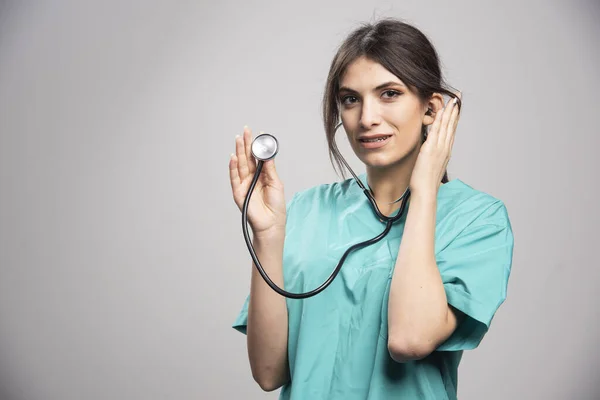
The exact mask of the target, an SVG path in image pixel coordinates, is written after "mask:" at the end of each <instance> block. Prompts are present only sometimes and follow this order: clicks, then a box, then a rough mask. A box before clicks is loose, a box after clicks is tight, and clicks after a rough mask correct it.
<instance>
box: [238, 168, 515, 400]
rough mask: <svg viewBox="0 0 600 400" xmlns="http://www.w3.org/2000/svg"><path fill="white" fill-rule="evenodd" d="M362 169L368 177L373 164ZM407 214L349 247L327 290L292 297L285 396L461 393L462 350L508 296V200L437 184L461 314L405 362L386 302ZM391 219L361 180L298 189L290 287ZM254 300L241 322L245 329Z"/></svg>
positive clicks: (451, 297)
mask: <svg viewBox="0 0 600 400" xmlns="http://www.w3.org/2000/svg"><path fill="white" fill-rule="evenodd" d="M359 179H361V181H362V182H363V183H365V186H366V183H367V181H366V174H362V175H360V176H359ZM405 221H406V215H405V216H404V217H402V219H401V220H399V221H397V222H396V223H395V224H394V225H393V227H392V229H391V231H390V233H389V234H388V235H387V236H386V237H385V238H384V239H382V240H381V241H379V242H377V243H375V244H373V245H370V246H368V247H364V248H361V249H358V250H354V251H353V252H351V253H350V255H349V256H348V258H347V259H346V261H345V263H344V265H343V266H342V269H341V271H340V273H339V275H338V276H337V277H336V279H335V280H334V281H333V283H332V284H331V285H330V286H329V287H328V288H327V289H325V290H324V291H323V292H321V293H320V294H318V295H316V296H313V297H310V298H308V299H303V300H295V299H286V302H287V308H288V322H289V333H288V354H289V368H290V374H291V380H290V382H289V383H288V384H286V385H285V386H283V387H282V389H281V392H280V399H300V400H304V399H310V400H320V399H323V400H335V399H343V400H355V399H356V400H359V399H360V400H365V399H368V400H379V399H434V400H442V399H456V396H457V379H458V365H459V362H460V359H461V356H462V353H463V351H464V350H469V349H474V348H475V347H477V346H478V345H479V343H480V342H481V340H482V338H483V336H484V334H485V333H486V332H487V330H488V328H489V327H490V323H491V321H492V318H493V316H494V314H495V312H496V311H497V310H498V307H499V306H500V305H501V304H502V303H503V302H504V300H505V298H506V291H507V285H508V279H509V275H510V271H511V264H512V254H513V234H512V229H511V225H510V221H509V218H508V214H507V210H506V207H505V205H504V204H503V202H502V201H500V200H498V199H496V198H494V197H492V196H491V195H489V194H486V193H484V192H481V191H478V190H476V189H474V188H472V187H471V186H469V185H467V184H466V183H464V182H462V181H461V180H459V179H454V180H452V181H450V182H448V183H445V184H443V185H441V186H440V188H439V190H438V196H437V215H436V229H435V255H436V260H437V264H438V267H439V270H440V275H441V277H442V281H443V284H444V289H445V292H446V297H447V300H448V304H450V305H452V306H454V307H455V308H457V309H458V310H460V311H462V312H463V313H464V314H465V318H464V320H463V321H462V323H461V324H460V325H459V326H458V327H457V329H456V330H455V332H454V333H453V334H452V335H451V336H450V337H449V338H448V339H447V340H446V341H445V342H444V343H443V344H442V345H440V346H439V347H438V348H437V349H436V351H434V352H433V353H431V354H430V355H429V356H427V357H425V358H423V359H421V360H417V361H410V362H405V363H399V362H396V361H394V360H392V359H391V357H390V354H389V352H388V348H387V340H388V326H387V321H388V319H387V312H388V310H387V307H388V296H389V291H390V283H391V279H392V275H393V273H394V267H395V261H396V257H397V255H398V250H399V248H400V241H401V240H402V233H403V230H404V225H405ZM384 227H385V224H384V223H382V222H380V221H379V220H378V219H377V217H376V216H375V214H374V212H373V210H372V208H371V206H370V203H369V202H368V200H367V198H366V196H365V195H364V193H363V191H362V189H361V188H360V186H358V184H357V183H356V181H354V179H347V180H344V181H342V182H335V183H331V184H323V185H318V186H316V187H313V188H310V189H307V190H304V191H301V192H298V193H296V194H295V195H294V196H293V198H292V199H291V200H290V201H289V203H288V205H287V222H286V236H285V244H284V256H283V270H284V288H285V289H286V290H288V291H290V292H296V293H297V292H308V291H310V290H313V289H315V288H316V287H318V286H319V285H321V284H322V283H323V282H324V281H325V280H326V279H327V278H328V277H329V275H330V274H331V273H332V271H333V269H334V268H335V266H336V265H337V263H338V261H339V259H340V257H341V256H342V254H343V253H344V252H345V251H346V249H347V248H348V247H350V246H352V245H353V244H355V243H358V242H362V241H364V240H367V239H371V238H373V237H374V236H377V235H378V234H380V233H381V232H382V231H383V229H384ZM248 301H249V296H248V297H247V298H246V301H245V303H244V304H243V306H242V309H241V312H240V313H239V315H238V316H237V318H236V320H235V322H234V324H233V328H235V329H237V330H238V331H240V332H242V333H244V334H245V333H246V324H247V317H248Z"/></svg>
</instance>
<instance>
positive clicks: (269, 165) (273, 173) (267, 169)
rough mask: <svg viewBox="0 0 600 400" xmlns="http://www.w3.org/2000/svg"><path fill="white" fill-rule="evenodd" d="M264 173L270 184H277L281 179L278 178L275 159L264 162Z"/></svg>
mask: <svg viewBox="0 0 600 400" xmlns="http://www.w3.org/2000/svg"><path fill="white" fill-rule="evenodd" d="M263 172H264V173H265V178H266V179H267V180H268V181H269V182H277V181H278V180H279V177H278V176H277V169H276V168H275V159H274V158H273V159H270V160H268V161H265V162H264V165H263Z"/></svg>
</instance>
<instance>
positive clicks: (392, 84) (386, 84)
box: [339, 81, 406, 93]
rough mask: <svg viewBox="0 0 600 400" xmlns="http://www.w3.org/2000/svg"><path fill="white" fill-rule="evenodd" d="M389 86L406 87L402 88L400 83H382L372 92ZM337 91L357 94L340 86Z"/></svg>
mask: <svg viewBox="0 0 600 400" xmlns="http://www.w3.org/2000/svg"><path fill="white" fill-rule="evenodd" d="M389 86H400V87H406V86H404V85H403V84H402V83H400V82H394V81H389V82H385V83H382V84H381V85H379V86H377V87H376V88H375V89H374V90H380V89H383V88H386V87H389ZM339 91H340V92H352V93H358V92H357V91H356V90H354V89H350V88H349V87H347V86H342V87H340V90H339Z"/></svg>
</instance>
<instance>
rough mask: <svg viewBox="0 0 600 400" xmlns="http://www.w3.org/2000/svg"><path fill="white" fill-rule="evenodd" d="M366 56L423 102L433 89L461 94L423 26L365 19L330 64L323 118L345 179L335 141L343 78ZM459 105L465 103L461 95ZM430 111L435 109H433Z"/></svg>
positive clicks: (424, 129) (423, 132)
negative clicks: (444, 70)
mask: <svg viewBox="0 0 600 400" xmlns="http://www.w3.org/2000/svg"><path fill="white" fill-rule="evenodd" d="M362 56H365V57H367V58H369V59H370V60H372V61H374V62H377V63H379V64H381V65H382V66H383V67H384V68H386V69H387V70H389V71H390V72H391V73H392V74H394V75H396V76H397V77H398V78H399V79H400V80H402V81H403V82H404V83H405V84H406V85H407V86H408V87H409V88H410V90H411V91H413V92H414V93H415V94H416V95H417V96H418V97H419V98H420V99H421V101H423V102H425V101H426V100H428V99H429V97H430V96H431V95H432V94H433V93H441V94H446V95H448V96H450V97H457V96H456V94H455V93H454V92H453V91H451V90H450V89H449V88H448V87H447V85H446V84H445V83H444V81H443V78H442V72H441V68H440V62H439V57H438V55H437V52H436V50H435V48H434V47H433V45H432V44H431V42H430V41H429V39H428V38H427V37H426V36H425V35H424V34H423V33H422V32H421V31H420V30H418V29H417V28H415V27H414V26H411V25H409V24H407V23H405V22H402V21H401V20H398V19H395V18H385V19H382V20H380V21H378V22H377V23H374V24H372V23H363V24H362V25H361V26H360V27H359V28H357V29H356V30H354V31H353V32H351V33H350V35H348V37H347V38H346V40H344V42H343V43H342V44H341V46H340V47H339V49H338V51H337V53H336V55H335V57H334V58H333V61H332V62H331V66H330V68H329V75H328V77H327V83H326V86H325V93H324V95H323V122H324V124H325V134H326V136H327V143H328V146H329V158H330V160H331V163H332V165H333V167H334V170H335V169H336V166H337V169H338V171H339V172H340V173H341V174H342V177H344V179H345V174H344V164H343V163H342V161H341V160H340V155H339V151H338V148H337V144H336V142H335V133H336V126H337V125H338V122H339V119H340V109H339V99H338V97H339V82H340V78H341V76H342V75H343V74H344V72H345V70H346V68H347V67H348V65H349V64H351V63H352V62H353V61H354V60H356V59H357V58H360V57H362ZM457 105H458V106H459V107H461V106H462V102H461V100H460V98H458V103H457ZM427 113H428V114H429V113H431V110H429V111H427ZM427 132H428V131H427V126H425V125H423V127H422V128H421V137H422V141H423V142H424V141H425V139H426V138H427ZM334 161H335V163H334ZM446 182H448V172H447V171H444V176H443V178H442V183H446Z"/></svg>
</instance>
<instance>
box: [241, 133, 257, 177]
mask: <svg viewBox="0 0 600 400" xmlns="http://www.w3.org/2000/svg"><path fill="white" fill-rule="evenodd" d="M244 148H245V149H246V163H247V165H248V173H250V174H253V173H254V171H255V170H256V160H255V159H254V156H253V155H252V131H251V130H250V128H248V127H247V126H245V127H244Z"/></svg>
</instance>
